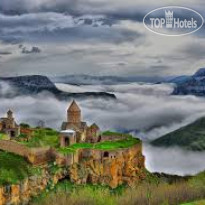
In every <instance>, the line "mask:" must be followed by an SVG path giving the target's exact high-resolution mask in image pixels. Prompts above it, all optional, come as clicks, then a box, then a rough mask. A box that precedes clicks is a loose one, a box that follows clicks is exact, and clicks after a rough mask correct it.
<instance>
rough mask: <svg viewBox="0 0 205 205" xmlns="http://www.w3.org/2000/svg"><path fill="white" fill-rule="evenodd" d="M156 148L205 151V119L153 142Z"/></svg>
mask: <svg viewBox="0 0 205 205" xmlns="http://www.w3.org/2000/svg"><path fill="white" fill-rule="evenodd" d="M152 144H153V145H155V146H165V147H171V146H180V147H183V148H185V149H188V150H194V151H203V150H205V118H201V119H199V120H197V121H195V122H194V123H191V124H189V125H187V126H185V127H182V128H180V129H178V130H176V131H174V132H171V133H169V134H167V135H165V136H162V137H160V138H158V139H156V140H154V141H153V142H152Z"/></svg>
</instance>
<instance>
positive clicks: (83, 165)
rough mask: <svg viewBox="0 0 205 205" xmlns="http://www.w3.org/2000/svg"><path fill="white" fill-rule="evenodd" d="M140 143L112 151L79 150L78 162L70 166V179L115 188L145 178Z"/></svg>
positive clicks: (75, 181) (74, 181)
mask: <svg viewBox="0 0 205 205" xmlns="http://www.w3.org/2000/svg"><path fill="white" fill-rule="evenodd" d="M141 147H142V146H141V144H137V145H135V146H133V147H132V148H127V149H118V150H113V151H102V150H90V149H84V150H80V151H79V152H80V153H79V156H81V157H80V158H79V163H74V164H73V165H72V166H71V167H70V170H69V171H70V174H69V176H70V180H71V181H72V182H73V183H76V184H85V183H91V184H101V185H109V186H110V187H112V188H116V187H117V186H119V185H121V184H128V185H130V186H131V185H132V184H134V183H138V182H139V181H141V180H142V179H144V178H145V166H144V156H143V155H142V150H141Z"/></svg>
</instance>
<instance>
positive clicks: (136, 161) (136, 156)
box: [0, 143, 145, 205]
mask: <svg viewBox="0 0 205 205" xmlns="http://www.w3.org/2000/svg"><path fill="white" fill-rule="evenodd" d="M61 157H62V156H61ZM65 161H67V164H66V163H65ZM61 162H63V163H62V164H61ZM36 168H37V170H38V171H37V173H36V174H34V175H33V176H30V177H29V178H27V179H25V180H23V181H21V182H20V183H19V184H15V185H14V184H13V185H7V186H3V187H0V205H4V204H16V205H17V204H25V205H26V204H29V200H30V198H31V197H33V196H37V195H38V194H40V193H41V192H42V191H43V190H47V189H48V190H49V189H51V188H52V187H54V185H55V184H57V183H58V181H59V180H63V179H65V178H66V179H67V178H70V181H71V182H73V183H76V184H85V183H91V184H101V185H108V186H110V187H112V188H115V187H117V186H119V185H121V184H128V185H130V186H131V185H133V184H135V183H138V182H140V181H141V180H142V179H144V178H145V166H144V156H143V155H142V145H141V144H140V143H139V144H136V145H134V146H133V147H130V148H126V149H117V150H111V151H105V150H95V149H82V150H78V152H76V153H75V154H73V155H67V156H64V157H62V158H60V160H59V159H58V160H56V162H55V163H53V164H52V165H51V164H50V165H45V166H41V167H36Z"/></svg>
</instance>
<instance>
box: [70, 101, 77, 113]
mask: <svg viewBox="0 0 205 205" xmlns="http://www.w3.org/2000/svg"><path fill="white" fill-rule="evenodd" d="M68 111H69V112H80V108H79V106H78V105H77V103H76V102H75V100H73V102H72V103H71V105H70V107H69V108H68Z"/></svg>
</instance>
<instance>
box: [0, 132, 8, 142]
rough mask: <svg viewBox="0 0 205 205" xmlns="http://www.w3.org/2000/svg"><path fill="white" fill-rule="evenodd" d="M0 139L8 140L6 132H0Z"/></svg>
mask: <svg viewBox="0 0 205 205" xmlns="http://www.w3.org/2000/svg"><path fill="white" fill-rule="evenodd" d="M0 140H9V137H8V135H7V134H4V133H2V132H1V133H0Z"/></svg>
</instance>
